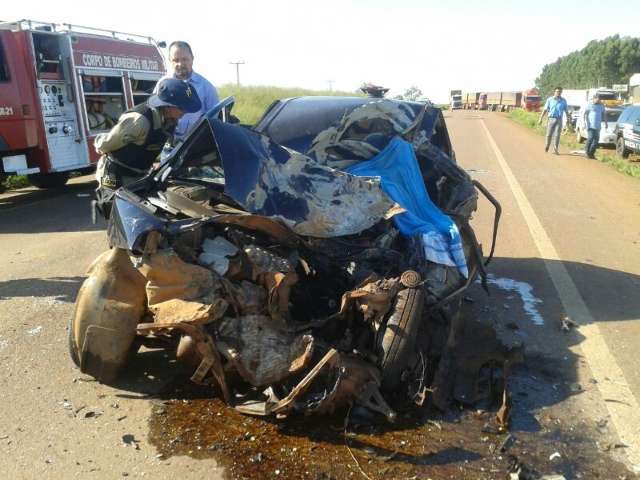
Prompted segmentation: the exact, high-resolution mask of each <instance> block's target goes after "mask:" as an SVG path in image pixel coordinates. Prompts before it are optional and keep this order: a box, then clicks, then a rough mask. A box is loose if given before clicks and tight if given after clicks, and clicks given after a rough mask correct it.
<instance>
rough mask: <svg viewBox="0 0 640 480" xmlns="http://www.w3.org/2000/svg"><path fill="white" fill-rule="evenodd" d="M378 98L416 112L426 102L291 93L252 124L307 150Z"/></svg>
mask: <svg viewBox="0 0 640 480" xmlns="http://www.w3.org/2000/svg"><path fill="white" fill-rule="evenodd" d="M377 102H393V103H397V104H402V105H405V106H407V107H409V108H411V109H412V110H414V112H415V113H416V114H418V113H419V112H420V111H421V110H423V109H424V108H425V105H426V104H425V103H424V102H410V101H405V100H395V99H389V98H373V97H361V96H360V97H358V96H353V97H338V96H306V97H292V98H285V99H282V100H277V101H275V102H274V103H273V104H272V105H271V106H270V107H269V108H268V109H267V111H266V112H265V113H264V115H263V116H262V118H261V119H260V120H259V121H258V122H257V123H256V125H255V126H254V127H253V128H254V130H256V131H258V132H260V133H263V134H265V135H267V136H268V137H269V138H271V139H272V140H274V141H275V142H276V143H278V144H280V145H284V146H286V147H288V148H291V149H293V150H296V151H299V152H304V151H306V150H307V148H308V147H309V145H310V144H311V141H312V140H313V139H314V138H315V137H316V135H317V134H318V133H320V132H321V131H323V130H325V129H327V128H328V127H330V126H332V125H335V124H336V123H337V122H338V121H339V120H340V119H341V118H342V117H343V116H345V115H347V114H349V113H351V112H352V111H353V110H355V109H356V108H358V107H360V106H362V105H365V104H368V103H377Z"/></svg>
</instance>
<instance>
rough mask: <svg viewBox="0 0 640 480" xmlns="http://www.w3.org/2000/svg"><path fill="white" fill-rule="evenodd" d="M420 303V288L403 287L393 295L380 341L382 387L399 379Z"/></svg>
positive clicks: (412, 346)
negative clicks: (393, 298) (392, 301)
mask: <svg viewBox="0 0 640 480" xmlns="http://www.w3.org/2000/svg"><path fill="white" fill-rule="evenodd" d="M423 305H424V292H423V291H422V290H421V289H417V288H407V289H404V290H401V291H400V292H398V294H397V295H396V298H395V300H394V303H393V307H392V308H391V311H390V312H389V314H388V319H387V322H386V325H385V327H384V334H383V335H382V338H381V341H380V349H381V352H382V356H381V360H380V369H381V372H382V388H383V389H384V390H392V389H394V388H397V387H398V385H400V383H401V382H402V373H403V372H404V371H405V369H406V368H407V365H408V363H409V360H410V359H411V357H412V355H413V354H414V352H415V344H416V337H417V333H418V328H419V327H420V320H421V318H422V306H423Z"/></svg>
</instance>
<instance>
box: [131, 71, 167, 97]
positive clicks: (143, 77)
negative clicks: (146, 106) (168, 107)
mask: <svg viewBox="0 0 640 480" xmlns="http://www.w3.org/2000/svg"><path fill="white" fill-rule="evenodd" d="M159 79H160V75H158V74H157V73H145V72H129V80H130V81H131V92H132V93H133V104H134V105H138V104H140V103H144V102H146V101H147V99H148V98H149V97H150V96H151V94H152V93H153V89H154V88H155V87H156V83H158V80H159Z"/></svg>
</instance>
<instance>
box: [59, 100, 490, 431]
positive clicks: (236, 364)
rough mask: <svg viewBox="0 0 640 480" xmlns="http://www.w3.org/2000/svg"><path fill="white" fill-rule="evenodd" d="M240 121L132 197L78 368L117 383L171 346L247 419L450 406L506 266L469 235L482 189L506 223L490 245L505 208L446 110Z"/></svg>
mask: <svg viewBox="0 0 640 480" xmlns="http://www.w3.org/2000/svg"><path fill="white" fill-rule="evenodd" d="M232 106H233V99H232V98H229V99H226V100H224V101H223V102H221V103H220V104H219V105H218V106H217V107H216V108H214V109H212V110H211V111H210V112H209V113H208V114H207V115H206V116H204V117H203V118H202V119H201V120H200V122H199V124H198V125H197V127H196V128H194V129H193V130H192V131H191V133H190V135H188V137H187V138H186V139H185V141H184V143H182V144H181V145H180V146H178V147H177V148H175V149H174V151H173V152H172V154H171V155H170V156H169V158H167V160H166V161H165V162H164V163H163V165H162V166H161V167H160V169H159V170H157V171H154V172H152V173H150V174H149V175H148V176H146V177H145V178H143V179H141V180H139V181H137V182H136V183H134V184H131V185H129V186H127V187H125V188H122V189H120V190H118V192H117V194H116V196H115V199H114V203H113V207H112V210H111V215H110V218H109V222H108V228H107V232H108V238H109V243H110V246H111V249H110V250H109V251H107V252H104V253H103V254H102V255H101V256H100V257H98V258H97V259H96V260H95V262H94V263H93V265H92V266H91V267H90V269H89V276H88V278H87V279H86V281H85V282H84V284H83V286H82V288H81V289H80V292H79V294H78V297H77V301H76V306H75V312H74V316H73V318H72V320H71V325H70V332H69V333H70V335H69V348H70V353H71V357H72V359H73V361H74V362H75V363H76V365H78V366H79V368H80V369H81V370H82V371H83V372H85V373H87V374H90V375H92V376H94V377H95V378H96V379H98V380H99V381H101V382H112V381H113V380H114V379H115V378H116V377H117V375H118V374H119V373H120V372H122V370H123V369H125V368H126V365H127V362H128V361H130V359H131V356H132V354H135V352H136V351H137V349H138V348H139V347H140V346H141V345H146V346H147V347H150V348H172V349H175V352H176V357H177V359H178V360H180V361H182V362H184V364H185V365H187V366H188V367H189V368H191V371H192V372H193V373H192V376H191V380H193V381H194V382H196V383H199V384H205V385H211V387H212V391H213V390H215V392H218V394H219V395H221V396H222V397H223V398H224V400H225V401H226V402H227V403H228V404H229V405H231V406H233V407H234V408H236V409H238V410H240V411H242V412H244V413H247V414H252V415H278V416H286V415H287V414H290V413H293V412H302V413H305V414H310V413H330V412H333V411H334V410H335V409H337V408H342V407H345V406H349V405H354V404H358V405H361V406H364V407H367V408H369V409H372V410H374V411H377V412H380V413H382V414H383V415H385V416H386V417H387V418H388V419H390V420H392V419H393V418H394V416H395V413H394V411H393V410H392V408H391V407H390V406H389V403H388V400H389V399H390V398H392V397H398V396H400V397H403V398H405V399H408V400H410V401H414V402H416V403H420V402H422V401H424V398H425V396H426V392H427V391H429V392H433V395H434V398H435V399H436V401H437V399H438V398H440V403H443V402H446V400H447V399H448V398H449V397H450V395H451V388H452V387H451V385H446V384H447V381H446V378H447V377H448V374H447V373H446V371H444V370H442V369H443V368H446V366H445V364H447V363H450V362H451V361H452V360H451V359H450V358H449V359H448V360H447V361H446V362H445V361H441V360H442V358H443V355H444V352H445V349H446V348H447V347H446V345H447V339H448V338H449V337H450V336H451V335H452V333H451V332H452V328H454V327H453V326H454V325H455V324H456V322H455V321H454V319H455V317H456V315H458V313H459V310H460V294H461V293H462V292H463V291H464V290H465V289H466V288H468V287H469V285H470V284H472V283H473V282H474V281H475V280H476V279H477V278H478V277H480V278H481V279H482V280H483V279H484V277H485V273H484V265H485V264H486V262H487V261H488V259H489V258H490V257H491V255H492V253H493V245H492V247H491V252H490V254H489V256H488V257H487V258H484V257H483V253H482V251H481V247H480V245H479V244H478V241H477V239H476V237H475V235H474V231H473V229H472V228H471V226H470V224H469V221H470V219H471V215H472V213H473V212H474V211H475V210H476V207H477V200H478V191H480V192H482V193H483V194H485V196H487V198H489V200H490V201H491V202H492V203H493V204H494V206H495V207H496V216H495V222H494V231H493V243H495V238H496V232H497V224H498V218H499V214H500V208H499V205H498V203H497V202H496V201H495V200H494V199H493V197H491V195H490V194H489V192H487V191H486V189H484V188H483V187H482V185H480V184H478V183H477V182H475V181H473V180H472V179H471V178H470V176H469V175H468V174H467V173H466V172H465V171H464V170H462V169H461V168H460V167H458V165H457V164H456V162H455V156H454V153H453V150H452V147H451V142H450V139H449V136H448V133H447V129H446V126H445V123H444V119H443V116H442V114H441V112H440V110H439V109H437V108H435V107H433V106H432V105H430V104H425V103H419V102H408V101H399V100H390V99H385V98H381V99H378V98H376V99H372V98H364V97H353V98H351V97H299V98H292V99H286V100H280V101H277V102H275V103H274V104H273V105H271V107H270V108H269V109H268V110H267V111H266V112H265V114H264V115H263V117H262V118H261V120H259V121H258V122H257V123H256V124H255V125H253V126H243V125H238V124H232V123H228V122H226V121H225V120H226V118H228V117H229V112H230V109H231V107H232ZM458 323H459V322H458ZM438 382H440V383H438ZM449 383H450V382H449ZM438 396H439V397H438Z"/></svg>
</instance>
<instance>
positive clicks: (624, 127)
mask: <svg viewBox="0 0 640 480" xmlns="http://www.w3.org/2000/svg"><path fill="white" fill-rule="evenodd" d="M614 133H615V136H616V153H617V154H618V155H619V156H620V157H622V158H627V157H628V156H629V154H630V153H635V154H640V106H630V107H627V108H625V109H624V111H623V112H622V114H621V115H620V117H619V118H618V123H617V125H616V128H615V132H614Z"/></svg>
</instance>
